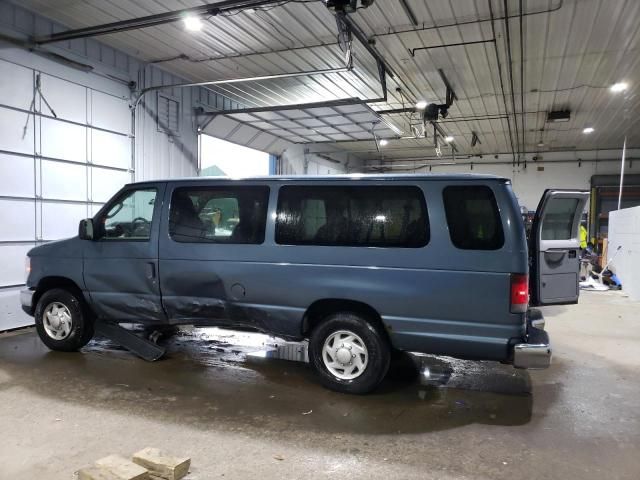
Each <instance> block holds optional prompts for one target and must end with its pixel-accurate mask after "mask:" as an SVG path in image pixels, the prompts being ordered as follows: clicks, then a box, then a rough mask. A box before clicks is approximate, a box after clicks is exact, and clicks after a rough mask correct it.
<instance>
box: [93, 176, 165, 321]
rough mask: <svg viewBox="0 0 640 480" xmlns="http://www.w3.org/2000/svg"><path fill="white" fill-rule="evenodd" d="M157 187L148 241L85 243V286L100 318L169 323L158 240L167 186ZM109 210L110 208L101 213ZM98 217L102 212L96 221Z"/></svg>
mask: <svg viewBox="0 0 640 480" xmlns="http://www.w3.org/2000/svg"><path fill="white" fill-rule="evenodd" d="M148 187H149V185H147V186H145V188H148ZM154 187H155V188H157V189H158V193H157V196H156V201H155V205H154V212H153V219H152V222H151V235H150V240H149V241H128V240H108V241H101V240H97V241H89V240H84V241H82V244H83V254H84V255H83V256H84V260H83V267H84V268H83V276H84V282H85V285H86V288H87V291H88V292H89V296H90V299H91V304H92V307H93V310H94V311H95V313H96V314H97V315H98V316H99V317H100V318H104V319H108V320H112V321H113V320H115V321H131V322H145V323H155V322H166V315H165V313H164V310H163V308H162V302H161V299H160V282H159V278H158V238H159V227H160V217H161V214H162V199H163V198H164V190H165V184H164V183H158V184H156V185H154ZM136 188H140V187H136V186H135V185H132V186H128V187H125V189H123V190H122V191H121V192H119V193H118V194H117V195H115V196H114V199H115V198H116V197H118V196H119V195H121V194H122V193H123V192H124V191H125V190H127V189H136ZM108 208H109V205H107V206H105V208H103V209H102V210H101V211H105V209H108ZM99 215H100V212H99V213H98V215H97V216H96V219H97V218H98V217H99Z"/></svg>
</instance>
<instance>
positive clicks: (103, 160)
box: [91, 129, 131, 169]
mask: <svg viewBox="0 0 640 480" xmlns="http://www.w3.org/2000/svg"><path fill="white" fill-rule="evenodd" d="M91 163H93V164H95V165H105V166H107V167H116V168H127V169H128V168H131V139H130V138H129V137H125V136H123V135H117V134H115V133H109V132H105V131H102V130H95V129H92V130H91Z"/></svg>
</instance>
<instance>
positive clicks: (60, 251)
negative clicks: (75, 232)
mask: <svg viewBox="0 0 640 480" xmlns="http://www.w3.org/2000/svg"><path fill="white" fill-rule="evenodd" d="M83 241H84V240H80V238H78V237H73V238H67V239H65V240H56V241H55V242H47V243H45V244H43V245H38V246H37V247H34V248H32V249H31V250H29V253H27V255H28V256H29V257H63V258H81V257H82V242H83Z"/></svg>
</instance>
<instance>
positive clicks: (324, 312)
mask: <svg viewBox="0 0 640 480" xmlns="http://www.w3.org/2000/svg"><path fill="white" fill-rule="evenodd" d="M338 312H352V313H356V314H358V315H362V316H363V317H365V318H366V319H367V320H369V321H370V322H371V323H373V324H375V325H376V326H377V327H379V328H380V330H381V331H383V332H384V334H385V335H386V337H387V340H390V339H389V332H388V329H387V327H386V325H385V324H384V322H383V321H382V317H380V314H379V313H378V311H377V310H376V309H375V308H373V307H372V306H371V305H367V304H366V303H364V302H358V301H356V300H346V299H341V298H325V299H322V300H317V301H315V302H313V303H312V304H311V305H310V306H309V308H307V311H306V312H305V314H304V318H303V320H302V335H303V336H305V337H307V336H309V333H310V332H311V330H313V329H314V327H315V326H316V325H318V323H320V322H321V321H322V320H323V319H324V318H326V317H327V316H328V315H331V314H333V313H338Z"/></svg>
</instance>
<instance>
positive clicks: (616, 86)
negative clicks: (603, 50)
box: [610, 82, 629, 93]
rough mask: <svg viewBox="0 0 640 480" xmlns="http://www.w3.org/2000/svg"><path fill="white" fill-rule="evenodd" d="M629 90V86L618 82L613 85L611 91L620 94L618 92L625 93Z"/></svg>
mask: <svg viewBox="0 0 640 480" xmlns="http://www.w3.org/2000/svg"><path fill="white" fill-rule="evenodd" d="M627 88H629V85H628V84H627V83H625V82H618V83H614V84H613V85H611V87H610V90H611V91H612V92H614V93H618V92H624V91H625V90H626V89H627Z"/></svg>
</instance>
